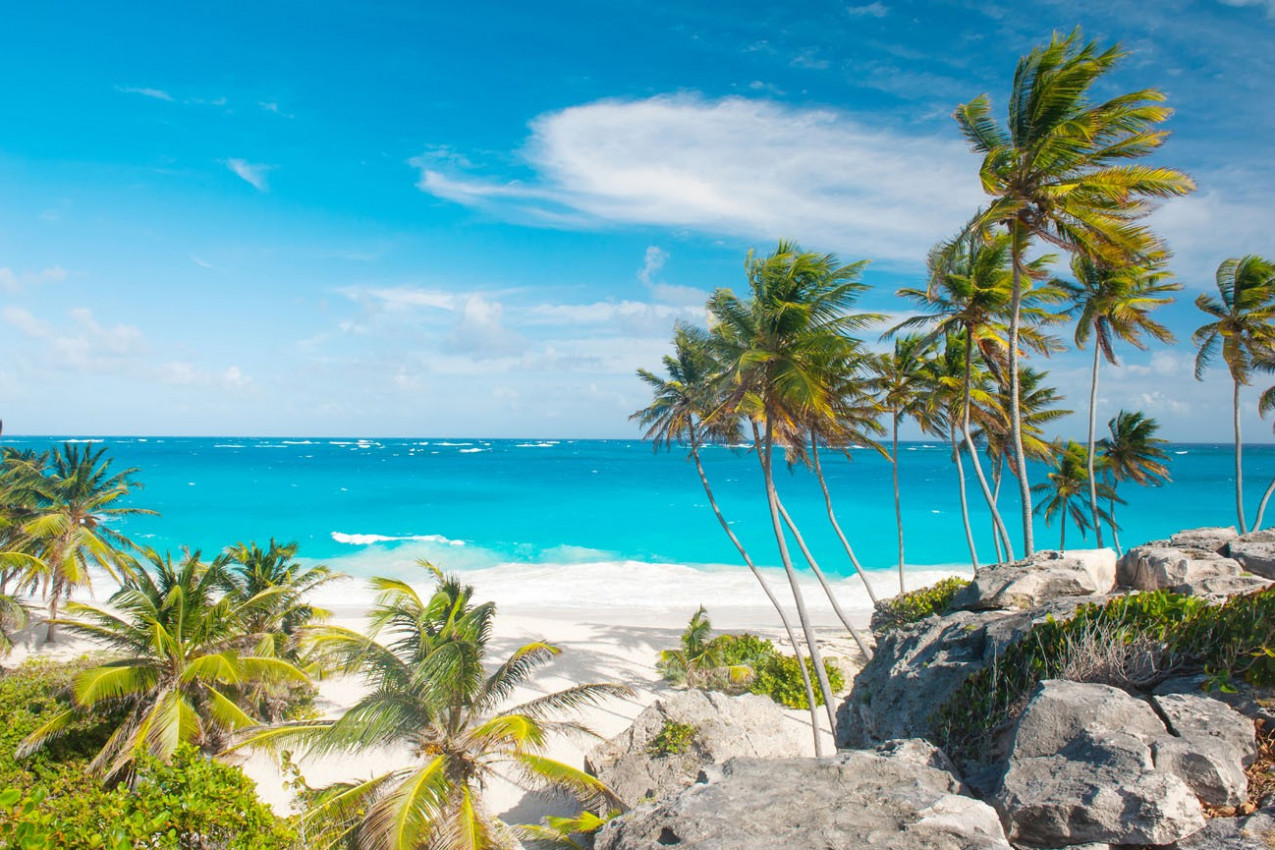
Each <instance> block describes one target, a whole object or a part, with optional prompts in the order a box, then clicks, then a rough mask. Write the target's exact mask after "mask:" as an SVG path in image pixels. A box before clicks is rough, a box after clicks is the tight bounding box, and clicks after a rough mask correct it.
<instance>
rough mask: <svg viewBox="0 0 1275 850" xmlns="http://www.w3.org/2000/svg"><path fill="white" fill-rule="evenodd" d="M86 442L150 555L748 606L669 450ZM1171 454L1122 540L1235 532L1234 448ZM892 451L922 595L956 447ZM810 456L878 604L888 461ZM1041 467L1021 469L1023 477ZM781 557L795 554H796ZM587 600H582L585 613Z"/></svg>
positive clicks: (981, 537)
mask: <svg viewBox="0 0 1275 850" xmlns="http://www.w3.org/2000/svg"><path fill="white" fill-rule="evenodd" d="M62 439H65V438H60V437H11V436H6V437H5V438H4V442H5V444H7V445H13V446H17V447H24V448H26V447H30V448H37V449H42V448H46V447H49V446H50V445H53V444H55V443H57V442H60V441H61V440H62ZM76 439H77V440H79V441H81V442H84V441H86V438H76ZM95 444H101V445H105V446H107V447H108V449H109V451H110V456H111V457H112V458H113V459H114V468H115V469H117V470H118V469H124V468H127V467H136V468H137V473H136V475H135V478H136V480H137V481H139V482H140V483H142V484H143V485H144V486H143V488H142V489H140V490H138V491H136V492H135V493H134V494H133V495H132V496H130V497H129V499H128V503H129V504H131V505H134V506H137V507H145V508H150V509H153V510H156V511H158V512H159V516H153V517H152V516H141V517H132V518H128V519H127V520H122V521H119V522H117V523H116V525H115V527H116V528H117V529H118V530H119V531H121V532H122V533H124V534H125V535H127V536H128V537H130V538H132V539H133V540H134V541H135V542H137V543H138V544H141V545H145V546H149V547H152V548H154V549H156V550H158V551H161V552H162V551H172V552H174V553H177V552H178V550H180V549H181V548H182V547H190V548H192V549H200V550H202V551H203V552H204V553H205V554H206V555H211V554H213V553H216V552H218V551H220V550H221V549H222V548H224V547H225V546H227V545H229V544H232V543H234V542H237V541H248V540H255V541H258V542H259V543H263V544H264V543H265V542H266V541H268V540H269V539H270V538H272V537H273V538H274V539H276V540H279V541H296V542H297V543H298V544H299V555H300V556H302V557H303V558H304V559H306V560H308V561H309V560H313V561H321V562H323V563H326V564H328V565H330V566H332V567H334V568H336V569H339V570H341V571H343V572H346V573H349V574H351V575H354V576H371V575H382V574H404V573H405V572H406V571H407V570H409V569H410V565H411V564H412V562H413V561H415V560H416V559H418V558H424V559H427V560H429V561H431V562H433V563H436V564H438V565H439V566H441V567H443V568H445V569H448V570H454V571H460V572H473V573H475V574H484V575H488V576H489V577H493V578H502V579H503V580H504V581H506V582H508V581H512V580H514V577H518V578H519V579H520V580H521V581H522V582H523V584H526V585H527V587H526V588H523V589H522V590H521V591H520V592H521V593H523V594H524V595H525V594H526V593H530V592H532V591H531V590H530V585H531V584H532V583H534V582H535V581H538V580H539V581H543V579H544V578H545V577H552V576H555V575H557V576H559V577H566V576H572V577H576V578H578V579H579V580H580V581H587V582H588V583H589V584H590V585H592V586H594V587H595V589H596V590H598V591H599V592H600V593H610V594H612V595H618V596H621V597H623V598H624V599H626V600H628V601H632V602H634V603H635V604H636V603H637V602H639V601H642V600H647V601H649V600H658V599H660V598H667V596H668V594H670V593H674V594H679V595H680V594H682V593H683V591H685V592H687V593H692V594H699V595H700V596H704V595H709V596H712V597H713V598H717V597H718V595H720V594H726V595H727V596H731V595H732V594H734V593H736V592H737V593H740V594H746V595H747V599H748V600H755V599H756V598H757V596H756V594H757V591H756V590H755V588H754V587H753V586H752V585H751V583H750V579H749V576H748V574H747V572H746V570H745V569H744V567H743V566H742V564H741V563H740V561H739V559H738V556H737V554H736V552H735V550H734V548H733V547H732V545H731V544H730V541H729V540H728V539H727V537H726V536H725V534H724V533H723V532H722V530H721V528H720V526H719V525H718V524H717V520H716V518H715V517H714V516H713V513H712V511H711V509H710V508H709V506H708V502H707V500H706V498H705V496H704V491H703V489H702V487H701V486H700V482H699V478H698V476H697V475H696V473H695V468H694V465H693V464H692V463H691V462H690V461H689V460H688V459H687V455H686V452H685V450H683V449H679V448H676V447H675V448H674V449H673V450H672V451H671V452H665V451H660V452H655V451H653V450H652V447H651V445H650V444H649V443H643V442H641V441H638V440H480V439H446V440H442V439H370V438H369V439H352V438H333V439H326V438H309V439H301V438H298V439H281V438H249V437H233V438H232V437H220V438H188V437H109V438H103V439H101V440H96V441H95ZM1167 448H1168V451H1169V453H1170V457H1171V458H1172V462H1171V472H1172V476H1173V480H1172V482H1171V483H1169V484H1166V485H1164V486H1162V487H1137V486H1133V485H1129V484H1126V485H1123V486H1122V488H1121V491H1120V492H1121V494H1122V496H1123V497H1124V498H1125V499H1126V500H1127V501H1128V504H1127V505H1125V506H1120V507H1118V509H1117V511H1118V512H1117V519H1118V521H1119V522H1120V524H1121V526H1122V531H1121V535H1120V536H1121V542H1122V543H1123V544H1124V545H1125V546H1126V547H1128V546H1130V545H1134V544H1137V543H1140V542H1143V541H1146V540H1150V539H1156V538H1163V537H1166V536H1168V535H1169V534H1171V533H1172V532H1174V531H1176V530H1178V529H1181V528H1188V527H1195V526H1203V525H1232V524H1234V522H1235V510H1234V483H1233V478H1232V472H1233V462H1232V455H1231V451H1232V449H1231V447H1230V446H1228V445H1203V444H1181V445H1171V446H1168V447H1167ZM900 455H901V464H900V491H901V499H902V505H903V522H904V532H905V535H906V548H905V555H906V563H907V570H908V572H909V574H911V575H912V576H913V577H914V580H915V581H916V582H920V581H923V580H928V579H931V578H933V577H934V576H936V575H939V574H943V573H947V572H952V571H966V572H968V570H969V567H970V562H969V556H968V551H967V547H966V543H965V535H964V531H963V526H962V523H961V511H960V503H959V494H958V486H957V479H956V474H955V468H954V466H953V464H952V462H951V456H950V452H949V450H948V449H947V448H946V447H944V446H941V445H938V444H935V443H920V442H914V443H906V444H904V445H903V446H902V447H901V452H900ZM703 457H704V463H705V467H706V468H707V471H708V475H709V479H710V481H711V483H712V484H713V487H714V491H715V495H716V496H717V499H718V502H719V504H720V505H721V507H722V510H723V512H724V513H725V515H726V517H727V518H728V519H729V520H730V521H731V523H732V528H733V529H734V531H735V533H736V534H737V535H739V537H740V538H741V540H742V541H743V542H744V543H745V545H746V546H747V547H748V548H749V549H750V552H751V553H752V555H753V557H754V559H755V560H756V561H757V563H758V564H760V565H764V566H767V567H778V566H779V558H778V554H777V551H776V547H775V544H774V540H773V537H772V534H771V530H770V520H769V515H768V513H767V511H766V505H765V498H764V492H763V489H762V484H761V474H760V469H759V468H758V464H757V460H756V458H755V456H754V455H752V454H751V453H749V452H747V451H745V450H743V449H731V448H726V447H709V448H706V449H704V451H703ZM821 457H822V459H823V463H824V469H825V474H826V477H827V479H828V486H829V488H830V490H831V492H832V495H833V500H834V506H835V508H836V511H837V514H838V518H839V520H840V523H841V525H842V527H843V529H844V530H845V532H846V534H847V536H848V537H849V539H850V542H851V544H852V545H853V546H854V548H855V553H856V554H857V555H858V557H859V559H860V561H861V562H862V563H863V565H864V566H865V567H867V568H868V569H870V570H872V571H874V572H877V573H878V574H879V584H880V586H881V587H883V588H887V592H888V588H889V587H890V586H892V585H891V582H893V581H894V579H892V578H891V577H890V576H891V573H890V571H891V570H894V569H895V568H896V563H897V549H896V534H895V518H894V504H893V492H892V488H891V480H890V465H889V462H888V461H887V460H886V459H885V458H884V457H882V456H880V455H879V454H877V453H876V452H875V451H872V450H870V449H856V450H853V451H851V452H850V458H849V459H848V460H847V459H846V458H845V457H844V456H842V455H840V454H836V453H827V452H825V453H823V454H822V455H821ZM966 466H967V470H966V472H967V476H968V478H969V481H968V498H969V503H970V505H971V509H972V513H973V517H974V527H975V532H976V544H977V546H978V554H979V557H980V560H981V562H982V563H988V562H990V561H993V560H994V549H993V546H992V538H991V533H990V520H989V516H988V513H987V510H986V508H985V506H984V505H983V498H982V495H981V493H980V492H979V489H978V484H977V482H976V481H975V480H974V478H973V475H972V471H971V470H970V469H969V468H968V462H967V464H966ZM1044 472H1045V470H1044V469H1043V467H1035V468H1033V470H1032V480H1033V483H1037V482H1040V481H1042V480H1043V477H1044ZM1245 472H1246V507H1247V508H1248V510H1249V515H1250V521H1251V517H1252V513H1253V511H1254V510H1255V509H1256V507H1257V503H1258V501H1259V499H1260V497H1261V494H1262V491H1263V490H1264V489H1265V487H1266V485H1267V483H1268V482H1269V480H1270V476H1271V475H1272V473H1275V446H1268V445H1255V446H1251V447H1248V448H1247V449H1246V463H1245ZM989 474H990V471H989ZM777 484H778V488H779V492H780V496H781V498H782V499H783V501H784V503H785V505H786V506H787V507H788V509H789V512H790V513H791V514H792V516H793V517H794V519H795V520H796V522H797V523H798V525H799V527H800V528H801V530H802V532H803V534H804V535H805V537H806V538H807V541H808V542H809V544H810V546H811V549H812V550H813V552H814V553H815V555H816V558H817V560H818V561H819V563H820V566H821V567H822V568H823V569H824V570H825V571H826V572H828V573H831V574H834V575H837V576H849V575H852V568H851V566H850V564H849V562H848V560H847V558H846V556H845V553H844V551H843V549H842V547H841V544H840V542H839V541H838V540H837V538H836V537H835V536H834V534H833V532H832V530H831V528H830V526H829V523H828V521H827V516H826V513H825V508H824V503H823V497H822V494H821V493H820V490H819V487H818V482H817V481H816V479H815V478H814V476H813V474H811V473H809V472H807V471H805V470H804V469H795V470H792V471H791V472H790V471H789V470H788V469H787V468H785V467H782V466H780V465H779V464H778V463H777ZM1016 496H1017V488H1016V486H1015V482H1013V481H1012V480H1007V481H1006V482H1005V484H1004V485H1003V486H1002V489H1001V504H1002V508H1001V509H1002V513H1003V515H1004V517H1005V519H1006V523H1007V525H1008V526H1009V528H1010V531H1011V534H1014V535H1016V534H1017V529H1018V527H1019V520H1018V506H1017V498H1016ZM1272 521H1275V508H1272ZM1035 528H1036V538H1037V548H1056V547H1057V545H1058V534H1059V527H1058V524H1057V521H1055V523H1054V524H1053V526H1052V527H1047V526H1046V525H1045V523H1044V521H1043V519H1041V518H1037V520H1036V526H1035ZM1067 543H1068V546H1069V548H1083V547H1084V546H1086V545H1092V536H1091V537H1090V538H1089V539H1088V540H1086V539H1084V538H1082V536H1081V535H1080V533H1079V532H1078V531H1077V529H1076V528H1075V527H1074V525H1073V526H1070V527H1069V528H1068V531H1067ZM1016 545H1017V542H1016ZM794 555H795V556H796V557H798V558H800V555H799V553H797V551H796V550H795V548H794ZM493 570H494V571H495V572H492V571H493ZM709 579H711V581H710V580H709ZM688 583H689V588H690V589H688ZM846 584H847V587H849V584H850V583H846ZM561 586H562V585H561V583H560V582H559V583H558V584H557V586H556V587H555V589H554V590H553V591H552V594H551V598H548V599H547V600H542V601H552V602H554V603H555V604H563V605H565V606H570V605H571V604H572V602H573V600H572V599H570V598H568V599H565V600H564V599H561V598H560V597H561V595H562V592H563V591H562V590H561ZM598 595H599V594H598V593H593V594H584V595H582V596H581V598H580V599H579V600H575V602H577V603H578V604H596V598H597V597H598ZM723 598H725V597H723ZM588 600H593V601H588ZM859 601H860V602H865V603H866V600H859Z"/></svg>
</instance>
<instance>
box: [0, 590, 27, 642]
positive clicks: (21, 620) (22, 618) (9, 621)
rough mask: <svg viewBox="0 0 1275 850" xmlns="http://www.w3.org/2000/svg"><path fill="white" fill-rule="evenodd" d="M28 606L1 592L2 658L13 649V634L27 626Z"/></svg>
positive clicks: (0, 626)
mask: <svg viewBox="0 0 1275 850" xmlns="http://www.w3.org/2000/svg"><path fill="white" fill-rule="evenodd" d="M27 620H28V614H27V608H26V606H25V605H23V604H22V602H21V600H19V599H17V598H15V597H13V596H10V595H9V594H7V593H0V658H4V657H5V656H7V655H8V654H9V653H10V651H12V649H13V635H14V633H15V632H18V631H20V630H22V629H23V628H25V627H26V624H27Z"/></svg>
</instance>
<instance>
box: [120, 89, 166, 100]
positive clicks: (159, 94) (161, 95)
mask: <svg viewBox="0 0 1275 850" xmlns="http://www.w3.org/2000/svg"><path fill="white" fill-rule="evenodd" d="M115 90H116V91H117V92H122V93H124V94H140V95H141V96H142V97H150V98H154V99H155V100H166V101H168V102H169V103H172V101H173V96H172V95H171V94H169V93H168V92H166V91H164V90H163V89H152V88H143V87H140V86H116V87H115Z"/></svg>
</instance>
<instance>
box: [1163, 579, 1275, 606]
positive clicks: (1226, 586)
mask: <svg viewBox="0 0 1275 850" xmlns="http://www.w3.org/2000/svg"><path fill="white" fill-rule="evenodd" d="M1273 584H1275V581H1271V580H1270V579H1268V578H1262V577H1260V576H1252V575H1238V576H1212V577H1210V578H1203V579H1200V580H1198V581H1188V582H1185V583H1183V584H1178V585H1174V586H1173V591H1174V592H1175V593H1182V594H1186V595H1187V596H1201V597H1203V598H1205V599H1208V600H1209V601H1210V602H1225V601H1226V600H1227V599H1229V598H1231V597H1232V596H1240V595H1241V594H1245V593H1253V592H1254V591H1257V590H1265V589H1266V588H1268V587H1270V586H1271V585H1273Z"/></svg>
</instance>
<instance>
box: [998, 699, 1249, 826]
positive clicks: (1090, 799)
mask: <svg viewBox="0 0 1275 850" xmlns="http://www.w3.org/2000/svg"><path fill="white" fill-rule="evenodd" d="M1254 754H1255V750H1254V741H1253V724H1252V722H1251V721H1249V720H1248V719H1247V718H1245V717H1243V716H1242V715H1240V714H1237V713H1236V712H1235V711H1233V710H1232V709H1230V708H1229V707H1227V706H1226V705H1225V704H1223V703H1221V702H1218V701H1216V700H1213V699H1209V698H1208V697H1205V696H1202V695H1199V694H1165V695H1159V696H1155V697H1153V698H1152V700H1151V701H1150V702H1148V701H1145V700H1141V699H1138V698H1136V697H1133V696H1131V695H1129V694H1127V693H1125V692H1124V691H1122V690H1120V689H1118V688H1113V687H1109V686H1106V685H1094V684H1084V683H1078V682H1064V681H1056V680H1051V681H1045V682H1042V683H1041V684H1040V685H1039V686H1038V687H1037V689H1036V691H1035V692H1034V693H1033V695H1032V698H1031V700H1030V702H1029V703H1028V705H1027V707H1026V709H1024V711H1023V714H1022V716H1021V717H1020V718H1019V721H1018V725H1017V728H1016V729H1015V732H1014V738H1013V742H1012V744H1011V746H1010V752H1009V756H1008V759H1007V762H1006V767H1005V772H1004V775H1003V777H1002V779H1001V783H1000V788H999V790H998V791H997V792H996V793H995V794H994V796H993V803H994V805H995V806H996V808H997V810H998V811H999V812H1000V813H1001V818H1002V820H1003V821H1004V823H1005V827H1006V832H1007V834H1008V835H1009V837H1010V839H1011V840H1012V841H1014V842H1015V843H1016V844H1021V845H1024V846H1028V847H1061V846H1066V845H1072V844H1084V843H1088V842H1098V843H1108V844H1168V843H1171V842H1173V841H1178V840H1181V839H1183V838H1186V837H1187V836H1189V835H1192V834H1193V833H1195V832H1197V831H1198V830H1200V829H1202V828H1203V827H1204V813H1203V808H1202V806H1201V801H1203V802H1204V803H1208V804H1211V805H1215V806H1233V805H1237V804H1239V803H1241V802H1243V801H1244V799H1245V798H1246V794H1247V790H1248V784H1247V779H1246V777H1245V775H1244V771H1243V767H1244V765H1245V764H1246V763H1250V762H1251V759H1252V758H1253V756H1254Z"/></svg>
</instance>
